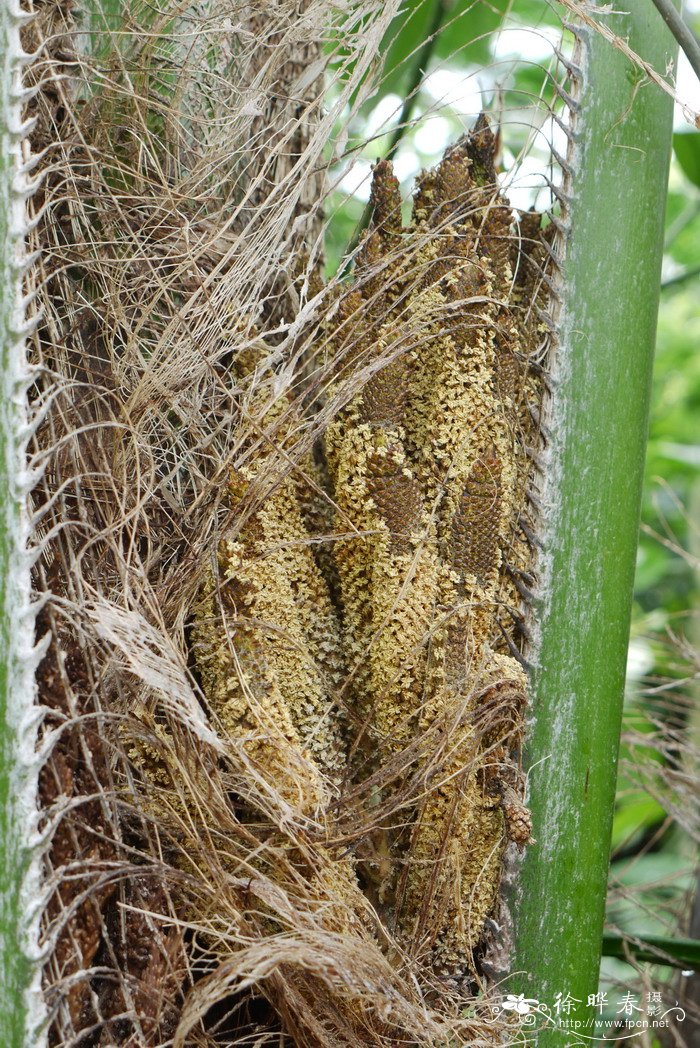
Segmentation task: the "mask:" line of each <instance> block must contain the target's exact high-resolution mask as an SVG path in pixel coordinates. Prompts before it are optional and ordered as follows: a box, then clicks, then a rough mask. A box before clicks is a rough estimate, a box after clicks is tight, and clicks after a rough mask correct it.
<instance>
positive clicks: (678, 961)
mask: <svg viewBox="0 0 700 1048" xmlns="http://www.w3.org/2000/svg"><path fill="white" fill-rule="evenodd" d="M659 951H660V952H661V953H664V954H667V955H668V956H667V957H665V958H664V957H659ZM630 955H631V956H632V957H634V959H635V960H637V961H650V962H652V963H653V964H666V965H669V966H670V967H673V968H692V969H693V970H694V971H700V941H698V940H697V939H669V938H667V937H666V936H664V935H650V936H648V937H646V938H644V939H641V938H640V939H638V941H637V942H636V943H635V942H630V940H629V939H627V938H625V937H624V936H622V935H614V934H612V933H611V932H605V934H604V935H603V957H621V958H622V959H623V960H626V959H627V957H628V956H630Z"/></svg>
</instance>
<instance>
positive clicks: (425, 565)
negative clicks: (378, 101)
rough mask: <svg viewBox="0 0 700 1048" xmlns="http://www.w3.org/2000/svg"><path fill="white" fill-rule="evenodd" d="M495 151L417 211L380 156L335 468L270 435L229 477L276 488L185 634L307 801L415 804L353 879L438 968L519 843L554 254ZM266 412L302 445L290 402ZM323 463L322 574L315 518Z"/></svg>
mask: <svg viewBox="0 0 700 1048" xmlns="http://www.w3.org/2000/svg"><path fill="white" fill-rule="evenodd" d="M495 152H496V141H495V138H494V136H493V134H492V132H491V130H490V128H489V126H488V123H487V121H486V120H485V119H484V118H481V119H480V120H479V122H478V123H477V125H476V127H475V129H474V130H473V131H472V133H471V134H470V135H469V136H467V137H466V138H465V139H464V140H462V141H461V142H460V143H458V144H457V145H456V146H455V147H454V148H452V149H451V150H450V151H449V152H448V153H447V155H446V156H445V158H444V159H443V161H442V162H441V163H440V164H439V165H438V167H437V168H436V169H435V170H434V171H431V172H428V173H424V174H423V175H422V176H421V178H420V179H419V182H418V188H417V192H416V196H415V200H414V205H413V213H412V218H411V220H410V222H409V224H408V225H406V226H404V224H403V222H402V217H401V209H402V201H401V198H400V194H399V186H398V182H397V180H396V178H395V177H394V175H393V172H392V169H391V165H390V164H389V163H388V162H380V163H378V164H377V165H376V167H375V170H374V180H373V188H372V205H373V223H372V226H371V228H370V231H369V232H368V234H367V235H366V237H365V240H364V243H363V245H362V248H361V251H360V253H359V255H358V259H357V264H356V268H355V273H354V277H353V281H352V284H351V286H350V287H349V288H348V290H347V291H346V292H345V293H344V294H343V295H342V297H341V299H340V301H339V302H338V304H337V308H336V310H335V313H334V315H333V316H332V318H331V319H330V320H329V321H328V324H327V327H326V330H325V332H324V337H325V339H326V343H327V347H328V353H329V359H330V361H331V362H332V365H333V366H334V367H335V371H336V377H335V379H334V387H333V392H335V393H339V394H341V395H342V392H343V390H344V389H351V390H353V392H352V395H351V396H350V397H349V398H347V397H346V398H345V406H344V407H343V408H342V409H341V410H340V411H339V412H337V414H336V415H335V417H334V419H333V421H332V422H331V424H330V425H329V426H328V428H327V431H326V433H325V438H324V445H323V449H322V453H323V470H322V472H321V473H320V474H319V475H318V476H317V477H316V478H315V479H314V481H313V484H312V482H311V480H310V476H311V475H312V471H313V467H312V465H311V463H306V465H305V468H304V469H301V468H299V467H297V469H296V471H294V472H291V473H290V472H289V471H287V472H285V471H284V470H279V471H278V474H279V475H278V476H275V474H274V470H271V469H270V467H271V464H272V465H273V464H274V460H275V455H276V454H278V451H279V450H280V449H279V448H278V449H277V451H276V450H275V448H274V446H273V447H272V448H271V449H270V450H260V451H259V452H258V453H257V455H256V456H255V457H253V458H252V459H250V461H251V463H252V464H251V465H249V466H247V467H246V468H245V469H243V470H239V471H238V472H237V473H236V474H235V476H234V477H233V478H232V483H231V489H232V497H233V499H234V502H236V501H238V502H239V503H240V505H241V506H244V505H246V495H247V493H248V492H250V491H252V490H253V489H255V491H257V492H258V493H259V492H260V490H262V488H264V484H265V483H267V488H266V493H265V495H264V497H260V498H258V500H257V502H255V504H254V506H253V508H252V509H250V510H248V511H246V512H247V515H245V516H244V518H243V517H242V518H241V519H242V520H243V522H242V523H241V522H240V521H239V522H238V526H237V529H236V531H235V533H232V537H227V538H225V539H224V540H223V541H222V542H221V545H220V547H219V558H218V572H217V573H215V574H212V575H211V576H210V577H209V579H208V581H207V583H206V586H205V588H204V592H203V595H202V600H201V603H200V608H199V612H198V618H197V623H196V628H195V635H196V636H195V640H196V651H197V663H198V667H199V671H200V674H201V678H202V682H203V686H204V689H205V693H206V696H207V699H208V702H209V704H210V707H211V709H212V711H213V712H214V713H215V715H216V717H217V718H218V720H219V723H220V725H221V726H222V727H223V729H224V730H225V731H226V732H228V733H229V735H230V736H232V737H236V738H237V739H239V740H240V739H243V740H245V744H246V746H247V752H248V754H249V756H250V758H251V760H253V761H254V762H255V764H256V766H257V767H258V768H259V769H261V772H262V773H263V774H264V775H266V776H268V777H269V781H270V783H271V784H274V787H275V788H276V789H277V790H279V791H280V792H281V794H282V795H283V796H284V797H285V799H286V800H287V801H288V803H289V804H290V805H292V806H293V807H294V808H295V809H296V810H297V811H300V812H302V813H307V814H313V815H314V817H316V818H318V816H319V815H320V814H321V815H322V814H323V813H324V812H326V811H327V810H328V806H329V803H330V799H331V797H332V796H333V794H335V795H336V796H337V794H338V791H339V790H342V787H343V785H344V784H345V785H348V784H351V785H354V786H356V785H357V783H358V777H361V776H365V777H371V778H372V781H373V782H374V783H376V784H377V785H376V788H375V789H374V793H373V796H374V797H375V800H376V798H377V796H379V801H380V802H382V801H383V800H384V801H386V800H387V799H390V795H392V794H394V795H395V796H396V798H399V799H400V798H403V799H402V800H401V801H400V803H399V802H397V803H396V804H395V805H394V806H393V808H392V805H391V804H390V803H388V804H387V805H386V806H385V810H386V811H391V812H393V814H390V815H388V816H386V817H384V818H383V819H382V821H381V825H380V826H379V827H378V829H376V832H375V834H374V848H375V854H381V856H382V861H381V862H380V863H379V864H377V863H375V864H374V866H375V867H376V868H377V869H378V870H379V872H378V873H376V872H373V871H372V870H371V869H370V866H371V865H372V864H371V863H366V864H365V865H363V864H362V863H360V862H359V861H358V864H357V865H358V870H357V872H358V875H359V878H360V884H362V885H364V886H365V887H366V888H367V886H368V884H369V882H370V881H371V882H373V886H374V887H373V890H374V896H373V898H374V899H375V900H376V902H377V905H378V906H379V908H380V910H381V911H382V913H383V915H384V916H385V917H386V919H387V921H388V922H389V923H390V924H391V926H392V928H393V929H394V931H395V932H396V934H397V936H398V938H399V940H400V941H401V944H402V947H403V948H404V950H406V951H408V953H409V954H412V955H413V956H415V957H416V958H419V959H421V960H422V961H427V962H429V963H430V964H431V966H432V967H433V969H434V970H435V971H436V972H439V973H443V974H446V975H447V976H449V977H450V978H455V977H459V976H460V975H463V974H467V973H468V972H470V971H472V970H473V969H474V959H473V958H474V951H475V950H476V949H477V947H478V946H479V944H480V941H481V940H482V938H483V930H484V922H485V920H486V918H487V916H488V915H489V914H490V913H492V912H493V911H494V907H495V906H496V904H497V896H498V888H499V883H500V877H501V870H502V861H503V853H504V849H505V847H506V845H507V842H508V840H509V839H511V840H514V841H515V842H516V843H517V844H518V845H520V846H522V845H524V844H525V843H527V840H528V838H529V816H528V813H527V809H525V808H524V806H523V803H522V799H521V798H522V776H521V773H520V770H519V766H518V756H519V746H520V742H521V738H522V732H523V723H524V709H525V706H526V703H527V698H526V678H525V674H524V672H523V670H522V668H521V664H520V662H519V660H518V658H517V657H516V656H517V653H518V649H519V646H520V637H519V634H518V623H519V615H520V608H521V603H522V600H521V596H520V594H521V593H522V592H523V591H524V589H523V588H524V587H527V585H528V584H529V582H530V581H531V580H530V572H531V560H532V551H531V545H530V540H529V538H528V536H530V535H531V521H530V519H529V503H528V494H527V492H528V487H529V485H530V482H531V473H532V457H531V456H532V448H533V447H536V446H537V444H538V442H539V435H538V432H537V424H536V421H535V420H536V419H537V418H538V410H537V409H538V405H539V401H540V398H541V377H540V376H541V368H540V364H539V363H538V346H539V343H540V341H541V339H542V331H541V329H540V326H539V322H538V310H537V303H538V298H539V296H540V292H539V290H538V286H539V285H538V274H539V273H540V271H541V267H542V265H543V261H544V258H545V249H544V245H543V234H542V233H541V232H540V216H539V215H536V214H534V213H530V214H526V215H520V216H517V217H516V216H514V215H513V212H512V210H511V209H510V208H509V206H508V204H507V202H506V201H505V199H504V198H503V197H502V195H501V194H500V193H499V191H498V188H497V179H496V172H495V166H494V157H495ZM348 376H350V377H349V378H348ZM348 382H350V383H351V385H350V386H347V383H348ZM271 411H272V413H273V415H271V416H268V417H269V418H272V417H273V416H274V412H275V411H277V412H278V413H281V414H280V418H281V419H282V416H284V418H286V419H288V420H289V421H288V425H286V428H285V424H284V420H283V419H282V421H281V422H280V426H279V427H278V429H277V434H278V441H279V439H280V438H279V434H280V433H281V434H285V436H284V437H283V438H282V439H283V441H284V440H286V439H287V436H289V440H290V441H291V433H292V430H293V429H294V415H293V408H292V406H291V403H290V402H289V401H286V400H285V399H284V398H280V402H279V403H278V405H277V407H274V406H273V408H272V409H271ZM281 450H282V451H285V449H281ZM287 458H288V455H287V453H286V452H285V454H284V455H283V456H282V457H279V455H278V459H277V461H278V463H279V462H282V461H284V460H286V459H287ZM268 474H269V477H270V478H272V479H269V480H267V481H266V480H265V478H266V477H268ZM321 477H324V478H325V482H326V489H327V494H328V496H329V501H332V503H333V505H334V506H335V514H336V515H335V525H334V532H335V540H334V541H333V544H332V555H331V556H330V557H329V558H328V562H330V568H329V563H328V562H324V560H323V558H322V557H319V556H318V552H317V546H316V545H315V543H314V540H318V539H319V536H318V535H315V534H314V531H313V527H314V525H313V524H310V519H311V518H310V515H309V513H308V512H307V507H308V504H309V503H310V502H311V501H312V499H311V498H310V495H309V492H310V490H311V488H312V487H313V485H314V484H316V483H319V482H320V479H321ZM325 537H326V538H328V536H325ZM324 564H325V568H326V570H324ZM330 576H332V578H331V577H330ZM402 754H403V755H404V758H405V759H403V760H402ZM389 767H391V768H392V769H393V770H392V772H391V775H387V776H386V777H385V779H384V780H383V779H382V770H383V769H386V768H389ZM396 769H399V770H398V771H397V770H396ZM359 851H361V849H359ZM358 853H359V852H358ZM344 861H345V860H344Z"/></svg>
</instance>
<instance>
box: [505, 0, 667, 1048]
mask: <svg viewBox="0 0 700 1048" xmlns="http://www.w3.org/2000/svg"><path fill="white" fill-rule="evenodd" d="M599 6H600V11H599V12H598V14H599V16H600V17H601V18H603V19H604V20H605V22H606V24H608V25H609V26H610V28H611V29H613V30H614V31H615V32H617V33H618V34H619V35H620V36H621V37H623V38H624V39H626V40H627V41H628V43H629V45H630V46H631V47H632V48H634V50H635V51H636V52H637V53H639V54H641V55H642V56H644V58H646V59H647V60H648V61H650V62H652V63H653V64H654V66H655V67H656V68H658V69H660V70H662V71H666V69H667V63H669V62H670V61H672V60H673V57H674V47H673V44H672V42H671V41H670V38H669V36H668V34H667V33H666V31H665V29H664V26H663V24H662V22H661V19H660V17H659V15H658V13H657V11H656V10H655V9H654V7H653V5H652V3H651V2H650V0H644V2H639V3H635V4H632V5H624V6H625V12H620V13H615V14H608V13H605V10H604V6H603V5H599ZM574 30H575V35H576V40H577V46H576V50H575V54H574V59H573V62H574V65H572V81H573V93H574V96H575V100H574V109H575V114H574V117H575V118H574V121H573V124H574V131H573V136H572V139H571V146H570V150H569V156H568V163H567V167H566V169H565V170H570V171H571V175H570V177H569V176H568V175H567V177H566V179H565V193H566V197H565V198H564V201H563V212H564V213H563V221H562V236H561V238H560V239H561V241H562V243H561V244H560V250H562V251H563V259H562V261H561V272H560V277H561V279H560V280H559V281H558V283H559V303H560V308H559V316H558V318H557V325H556V326H557V331H558V346H557V348H556V350H555V352H554V354H553V363H552V374H551V386H552V391H551V397H550V404H549V409H548V414H549V418H548V425H549V428H550V430H551V435H550V442H549V447H548V453H547V460H548V461H547V464H546V475H545V478H544V481H543V491H542V518H541V519H542V529H543V530H542V535H541V538H542V541H543V553H542V557H541V566H540V574H541V587H540V595H539V597H538V600H537V602H536V607H535V609H534V617H535V619H536V622H537V637H536V640H535V650H534V659H533V661H534V663H535V667H534V670H533V714H534V717H535V724H534V726H533V728H532V730H531V733H530V738H529V741H528V745H527V753H526V759H527V767H529V769H530V774H529V789H530V802H531V807H532V810H533V819H534V837H535V839H536V841H537V844H536V845H533V846H531V847H530V848H529V849H528V850H527V853H526V856H525V858H524V860H523V864H522V869H521V871H520V878H519V887H518V889H517V895H516V897H515V898H514V899H513V900H512V910H513V914H514V921H515V952H514V958H513V965H512V970H513V972H514V975H513V985H514V987H516V988H517V990H518V991H519V992H526V993H527V996H529V997H536V998H537V999H538V1000H540V1001H541V1002H543V1003H545V1004H546V1005H548V1006H549V1007H553V1006H554V1003H555V999H556V995H557V994H558V993H561V994H562V996H566V995H567V994H570V995H571V997H572V998H576V999H577V1001H579V1002H581V1003H580V1004H577V1005H576V1006H575V1008H574V1009H573V1010H572V1012H571V1014H570V1015H569V1016H567V1017H568V1018H570V1019H572V1020H573V1019H583V1020H586V1019H588V1018H591V1016H592V1012H591V1009H590V1008H589V1007H588V1006H587V998H588V995H589V994H594V993H595V992H596V991H597V989H598V974H599V965H600V957H601V945H602V932H603V921H604V911H605V895H606V886H607V876H608V863H609V852H610V836H611V828H612V815H613V807H614V799H615V783H616V765H617V754H618V746H619V735H620V724H621V713H622V699H623V689H624V679H625V661H626V652H627V643H628V634H629V620H630V609H631V600H632V587H633V581H634V567H635V555H636V549H637V532H638V525H639V513H640V502H641V491H642V478H643V467H644V454H645V445H646V437H647V425H648V408H649V391H650V384H651V373H652V363H653V352H654V340H655V331H656V316H657V307H658V297H659V274H660V269H661V256H662V248H663V232H664V203H665V199H666V187H667V178H668V166H669V157H670V148H671V121H672V104H671V100H670V99H669V98H668V97H667V96H666V95H665V94H663V93H662V92H661V91H659V90H657V88H656V87H655V86H654V85H652V84H649V83H647V82H644V80H643V78H640V76H639V75H638V72H637V70H636V69H635V68H634V67H632V66H631V65H630V63H629V62H628V61H627V60H626V59H625V58H624V57H623V56H622V55H621V54H620V53H619V52H617V51H616V50H614V49H613V48H612V47H610V45H609V44H608V43H606V41H605V40H603V39H602V38H601V37H600V36H598V35H595V34H594V33H593V32H592V30H590V29H587V28H583V27H581V26H577V27H574ZM518 972H519V973H521V974H520V975H518V974H517V973H518ZM570 1041H571V1033H570V1031H569V1032H567V1031H561V1030H557V1029H555V1028H553V1027H552V1026H548V1027H547V1028H546V1029H545V1031H544V1032H542V1033H541V1034H540V1035H539V1043H540V1044H541V1045H545V1046H547V1048H549V1046H553V1045H564V1044H567V1043H570Z"/></svg>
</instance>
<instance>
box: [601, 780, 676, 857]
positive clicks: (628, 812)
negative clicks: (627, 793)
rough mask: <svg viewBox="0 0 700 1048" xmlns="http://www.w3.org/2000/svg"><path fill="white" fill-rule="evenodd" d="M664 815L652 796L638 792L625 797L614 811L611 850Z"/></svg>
mask: <svg viewBox="0 0 700 1048" xmlns="http://www.w3.org/2000/svg"><path fill="white" fill-rule="evenodd" d="M665 817H666V812H665V811H664V809H663V808H662V807H661V805H660V804H659V803H658V801H655V800H654V798H653V797H650V796H649V795H648V794H646V793H643V794H638V795H637V796H636V797H629V798H625V799H624V801H622V802H621V803H620V805H619V807H618V809H617V811H616V812H615V817H614V819H613V831H612V850H613V852H615V851H617V849H618V848H620V847H621V846H622V845H623V844H626V843H627V842H628V841H629V839H630V838H631V837H632V836H633V835H635V834H637V833H641V832H643V831H644V830H645V829H648V828H649V827H650V826H655V825H656V824H657V823H659V822H661V821H662V820H663V819H664V818H665Z"/></svg>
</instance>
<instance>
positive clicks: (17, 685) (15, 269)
mask: <svg viewBox="0 0 700 1048" xmlns="http://www.w3.org/2000/svg"><path fill="white" fill-rule="evenodd" d="M26 17H27V16H26V15H25V14H24V13H23V12H22V11H21V10H20V6H19V3H18V0H0V383H1V384H0V597H1V599H0V1044H1V1045H2V1046H3V1048H29V1046H31V1045H34V1044H38V1043H39V1039H40V1036H41V1032H40V1028H41V1024H42V1019H43V1012H42V1009H41V1005H40V1003H39V1002H40V996H39V986H38V979H39V970H38V965H37V963H36V960H37V935H38V933H37V920H38V912H39V880H38V859H37V853H38V848H37V847H36V842H37V834H36V830H37V763H38V762H37V757H36V752H35V742H36V724H37V721H36V707H35V705H34V699H35V685H34V671H35V669H36V662H37V650H36V649H35V648H34V613H33V609H32V605H31V601H30V562H29V555H28V552H27V545H28V539H29V522H28V513H27V490H28V478H29V473H28V469H27V455H26V444H27V439H28V435H29V429H28V420H27V386H28V381H29V372H28V368H27V364H26V357H25V334H26V330H25V323H24V302H23V300H22V283H23V277H24V272H25V267H26V257H25V252H24V242H25V236H26V232H27V220H26V199H27V196H28V194H29V187H28V183H27V175H28V171H27V165H26V164H25V163H24V160H23V152H22V143H23V140H24V138H25V136H26V131H27V127H26V125H23V124H22V105H23V99H22V83H21V69H22V63H23V61H24V60H25V58H26V56H24V55H23V52H22V48H21V45H20V38H19V30H20V26H21V25H22V23H23V22H24V21H26Z"/></svg>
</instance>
